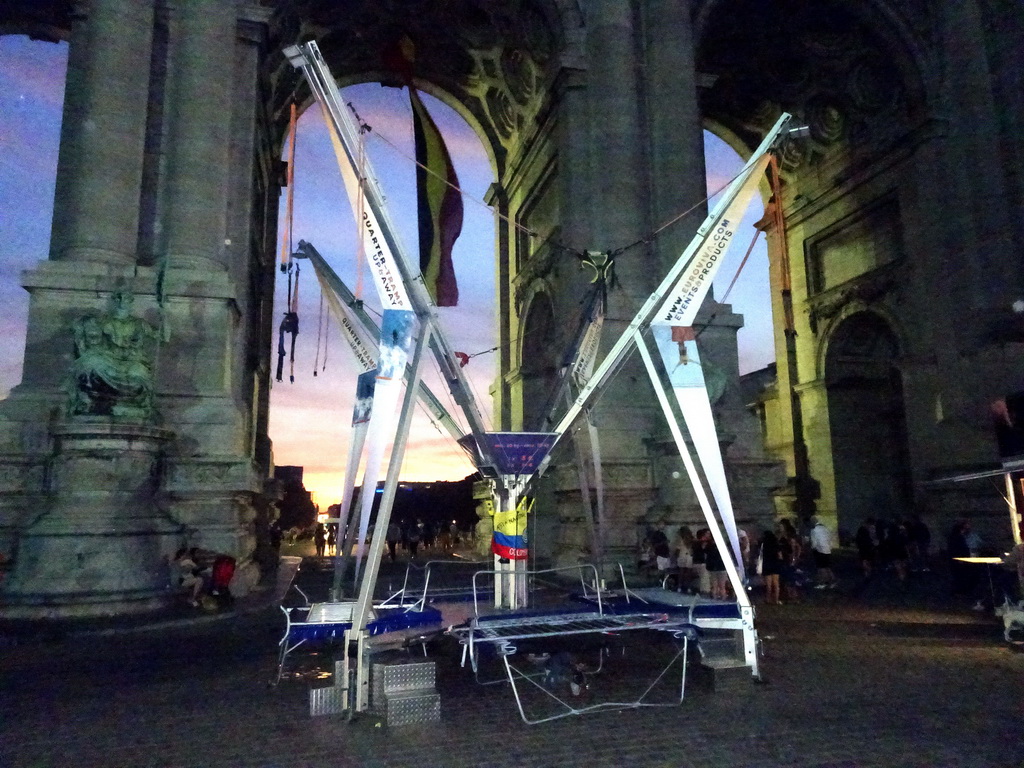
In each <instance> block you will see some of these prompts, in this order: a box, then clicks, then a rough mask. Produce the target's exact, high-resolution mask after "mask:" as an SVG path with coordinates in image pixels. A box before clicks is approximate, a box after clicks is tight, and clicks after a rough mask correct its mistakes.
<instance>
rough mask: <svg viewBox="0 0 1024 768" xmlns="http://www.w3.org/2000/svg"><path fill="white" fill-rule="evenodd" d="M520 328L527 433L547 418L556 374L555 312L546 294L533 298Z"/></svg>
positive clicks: (525, 428)
mask: <svg viewBox="0 0 1024 768" xmlns="http://www.w3.org/2000/svg"><path fill="white" fill-rule="evenodd" d="M523 329H524V330H523V338H522V341H521V343H520V349H521V353H520V355H521V356H520V367H519V374H520V376H521V377H522V380H523V384H522V386H523V429H524V430H527V431H530V430H536V429H539V428H540V425H541V422H542V421H543V420H544V418H545V417H546V416H547V413H546V409H547V407H548V406H549V405H550V403H549V400H550V397H551V393H552V391H553V390H554V388H555V383H556V380H557V373H558V367H557V366H558V351H557V348H556V346H555V344H554V338H555V328H554V311H553V309H552V307H551V299H550V298H549V297H548V295H547V294H546V293H537V294H535V295H534V297H533V300H532V301H531V302H530V308H529V310H527V313H526V322H525V323H523Z"/></svg>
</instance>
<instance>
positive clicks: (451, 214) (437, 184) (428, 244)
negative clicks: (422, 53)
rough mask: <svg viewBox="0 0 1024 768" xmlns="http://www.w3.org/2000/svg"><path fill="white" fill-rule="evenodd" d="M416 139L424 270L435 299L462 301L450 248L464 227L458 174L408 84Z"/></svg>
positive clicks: (439, 303)
mask: <svg viewBox="0 0 1024 768" xmlns="http://www.w3.org/2000/svg"><path fill="white" fill-rule="evenodd" d="M409 100H410V101H411V102H412V112H413V133H414V134H415V138H416V162H417V166H416V200H417V209H418V213H419V234H420V272H422V273H423V280H424V282H425V283H426V286H427V291H428V292H429V293H430V296H431V298H432V299H433V300H434V303H435V304H437V306H439V307H454V306H455V305H456V304H458V303H459V286H458V285H457V284H456V282H455V268H454V266H453V264H452V247H453V246H454V245H455V240H456V238H458V236H459V234H460V233H461V232H462V194H461V193H460V192H459V177H458V176H456V175H455V166H453V165H452V159H451V156H450V155H449V154H448V148H447V147H446V146H445V143H444V139H442V138H441V132H440V131H439V130H437V125H435V124H434V121H433V119H431V117H430V113H429V112H427V109H426V107H425V106H423V102H422V101H421V100H420V97H419V94H418V93H417V92H416V89H415V88H413V87H412V86H411V85H410V87H409Z"/></svg>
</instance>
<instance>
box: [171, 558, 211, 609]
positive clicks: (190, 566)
mask: <svg viewBox="0 0 1024 768" xmlns="http://www.w3.org/2000/svg"><path fill="white" fill-rule="evenodd" d="M195 552H196V549H195V547H192V548H191V549H188V548H187V547H182V548H181V549H179V550H178V551H177V553H175V555H174V565H175V567H176V568H177V569H178V573H177V576H178V586H179V587H180V588H181V589H182V591H183V592H184V593H185V594H186V595H188V597H189V605H191V606H193V607H198V606H199V597H200V596H201V595H202V592H203V584H204V582H203V577H202V575H201V569H200V568H199V565H198V563H196V559H195V558H196V555H195Z"/></svg>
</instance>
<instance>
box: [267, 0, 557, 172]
mask: <svg viewBox="0 0 1024 768" xmlns="http://www.w3.org/2000/svg"><path fill="white" fill-rule="evenodd" d="M272 5H273V6H274V8H275V15H274V21H273V22H272V29H271V45H272V46H273V48H275V49H278V50H280V48H282V47H284V46H287V45H290V44H293V43H295V42H299V41H305V40H316V41H317V43H318V45H319V47H320V50H321V53H322V54H323V56H324V59H325V60H326V61H327V64H328V66H329V67H330V68H331V72H332V74H334V76H335V78H336V79H337V80H338V81H339V83H340V84H342V85H345V84H349V83H353V82H358V81H379V82H382V83H384V84H386V85H395V86H399V85H401V84H402V80H401V78H400V77H399V76H398V74H397V73H396V72H395V71H394V70H393V68H391V67H389V65H388V54H389V52H390V51H393V50H394V48H395V46H396V44H397V43H398V41H399V40H401V39H402V38H403V37H408V38H409V39H410V40H411V41H412V42H413V44H414V46H415V49H416V58H415V61H414V64H413V76H414V78H415V81H416V83H417V86H418V87H420V88H422V89H424V90H426V91H428V92H430V93H432V94H433V95H435V96H437V97H439V98H441V99H443V100H444V101H446V102H448V103H449V104H450V105H451V106H453V107H454V108H455V109H457V110H458V111H459V112H460V113H461V114H462V115H463V116H464V117H466V118H467V120H469V121H470V123H471V124H473V125H475V126H476V128H477V129H478V130H479V131H480V132H481V133H482V134H483V136H484V138H485V140H486V142H487V143H488V144H489V147H488V148H489V150H490V151H491V154H492V157H493V158H494V161H495V164H496V166H497V168H496V170H497V171H498V173H499V174H500V173H501V172H502V170H503V165H504V159H505V156H506V155H507V153H508V152H509V151H510V150H511V149H512V148H513V146H514V145H515V142H516V141H517V138H518V136H519V135H520V134H521V133H522V131H523V128H524V127H525V126H526V125H527V124H528V121H529V120H530V119H531V118H532V117H534V116H535V115H536V114H537V113H538V112H539V111H540V109H541V108H542V106H543V101H544V99H545V91H546V86H547V85H548V83H549V81H550V78H551V77H553V75H554V72H555V68H556V64H557V60H558V56H557V54H558V52H559V50H560V49H561V47H562V45H563V31H562V30H563V14H564V12H563V11H562V10H560V9H559V7H558V4H557V3H556V2H555V1H554V0H504V1H499V0H351V1H350V2H346V3H338V2H336V0H277V1H276V2H274V3H272ZM268 67H269V69H268V80H269V82H270V83H271V86H272V89H273V94H272V96H271V107H272V111H273V114H274V117H275V120H276V121H278V122H281V121H283V115H284V109H285V106H286V104H287V103H288V102H289V101H291V100H292V99H293V98H298V99H299V100H301V99H302V98H303V97H304V92H303V90H302V89H303V87H304V86H303V85H302V84H301V83H299V82H298V80H297V78H296V77H295V75H294V73H293V72H291V71H290V66H289V65H288V64H287V63H286V62H284V61H283V58H282V57H281V56H280V54H275V55H273V56H272V57H271V59H270V61H269V62H268Z"/></svg>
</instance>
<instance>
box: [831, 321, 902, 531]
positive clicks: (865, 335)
mask: <svg viewBox="0 0 1024 768" xmlns="http://www.w3.org/2000/svg"><path fill="white" fill-rule="evenodd" d="M823 374H824V375H823V378H824V382H825V389H826V393H827V398H828V419H829V431H830V437H831V443H832V461H833V469H834V474H835V509H836V512H837V516H838V525H839V529H840V530H841V531H843V532H846V533H852V532H853V531H854V530H856V527H857V525H858V523H859V522H860V521H861V520H863V519H864V518H866V517H869V516H875V517H879V516H880V517H884V518H886V519H889V520H892V519H896V518H900V517H904V516H906V515H909V514H910V512H911V511H912V486H911V472H910V458H909V447H908V439H907V425H906V417H905V404H904V392H903V376H902V352H901V344H900V340H899V337H898V336H897V334H896V333H895V332H894V331H893V328H892V326H891V325H890V323H889V322H888V321H887V320H886V319H885V318H884V317H883V316H882V315H881V314H879V313H877V312H872V311H855V312H851V313H849V314H848V315H846V316H845V317H843V318H841V319H840V320H838V321H837V322H836V323H835V325H834V326H833V328H832V329H831V332H830V333H829V336H828V342H827V345H826V350H825V353H824V369H823Z"/></svg>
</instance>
